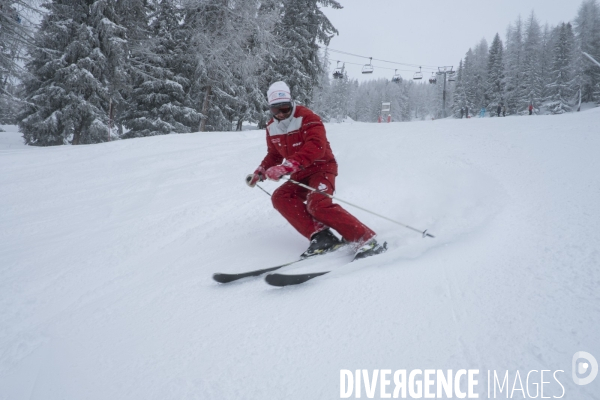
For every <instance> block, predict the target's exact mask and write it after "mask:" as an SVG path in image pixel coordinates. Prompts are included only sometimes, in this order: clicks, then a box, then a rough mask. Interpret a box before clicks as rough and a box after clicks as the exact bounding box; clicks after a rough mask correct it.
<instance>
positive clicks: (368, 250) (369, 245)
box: [354, 239, 387, 260]
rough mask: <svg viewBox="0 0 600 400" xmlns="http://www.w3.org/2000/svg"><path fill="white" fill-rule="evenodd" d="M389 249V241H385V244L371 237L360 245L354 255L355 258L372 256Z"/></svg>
mask: <svg viewBox="0 0 600 400" xmlns="http://www.w3.org/2000/svg"><path fill="white" fill-rule="evenodd" d="M386 250H387V242H383V244H379V243H377V240H375V239H371V240H369V241H367V242H366V243H365V244H363V245H362V246H360V247H359V248H358V250H357V251H356V254H355V255H354V260H360V259H361V258H366V257H370V256H374V255H377V254H381V253H384V252H385V251H386Z"/></svg>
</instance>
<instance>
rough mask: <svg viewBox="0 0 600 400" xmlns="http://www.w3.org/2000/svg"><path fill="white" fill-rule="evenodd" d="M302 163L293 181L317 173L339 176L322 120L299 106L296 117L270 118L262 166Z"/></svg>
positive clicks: (296, 107) (265, 167)
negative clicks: (293, 162) (289, 162)
mask: <svg viewBox="0 0 600 400" xmlns="http://www.w3.org/2000/svg"><path fill="white" fill-rule="evenodd" d="M284 158H285V159H286V160H293V161H296V162H297V163H298V164H300V168H301V169H300V171H298V172H295V173H293V174H292V176H291V178H292V179H294V180H297V181H300V180H302V179H304V178H306V177H308V176H310V175H312V174H314V173H316V172H328V173H331V174H334V175H337V162H336V161H335V157H334V156H333V152H332V151H331V146H330V145H329V142H328V141H327V136H326V134H325V127H324V126H323V122H321V118H319V116H318V115H317V114H315V113H314V112H312V111H311V110H309V109H308V108H306V107H304V106H300V105H296V106H295V108H294V112H293V115H292V116H291V117H290V118H288V119H287V120H284V121H276V120H275V119H273V118H272V119H271V120H270V121H269V123H268V124H267V155H266V157H265V158H264V159H263V161H262V163H261V164H260V165H261V167H263V168H264V169H268V168H270V167H272V166H275V165H278V164H281V163H282V162H283V159H284Z"/></svg>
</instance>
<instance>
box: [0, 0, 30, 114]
mask: <svg viewBox="0 0 600 400" xmlns="http://www.w3.org/2000/svg"><path fill="white" fill-rule="evenodd" d="M33 14H37V10H36V9H35V8H33V6H32V5H31V4H29V2H28V1H24V0H0V124H14V123H16V122H15V119H16V115H17V109H18V106H19V103H20V99H19V97H18V95H17V90H18V89H17V87H18V83H19V80H20V78H22V76H23V72H24V71H23V68H22V66H21V62H22V60H23V58H24V56H25V47H26V46H28V45H30V44H31V42H32V39H33V36H32V31H33V23H32V21H31V20H30V18H28V17H30V16H31V15H33Z"/></svg>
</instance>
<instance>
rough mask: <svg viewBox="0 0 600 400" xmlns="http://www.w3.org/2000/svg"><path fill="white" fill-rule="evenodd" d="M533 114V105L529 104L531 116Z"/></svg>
mask: <svg viewBox="0 0 600 400" xmlns="http://www.w3.org/2000/svg"><path fill="white" fill-rule="evenodd" d="M531 114H533V104H529V115H531Z"/></svg>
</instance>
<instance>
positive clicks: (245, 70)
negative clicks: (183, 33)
mask: <svg viewBox="0 0 600 400" xmlns="http://www.w3.org/2000/svg"><path fill="white" fill-rule="evenodd" d="M260 7H261V2H260V1H258V0H248V1H243V2H236V1H232V0H199V1H195V2H190V3H187V4H186V16H185V22H184V28H185V30H187V32H188V38H189V41H190V46H191V48H192V49H193V53H194V55H195V56H196V57H197V64H196V68H195V69H194V70H195V76H194V79H193V81H194V82H195V86H194V87H193V89H192V98H194V101H195V102H196V104H197V106H198V109H199V111H200V112H201V113H202V114H203V117H202V121H201V123H200V127H199V130H200V131H206V130H225V131H228V130H231V129H232V127H233V125H237V126H239V125H240V119H241V118H244V116H246V115H250V114H253V113H254V114H256V113H257V110H256V109H257V107H258V105H259V104H260V105H261V106H264V104H265V102H264V93H262V91H261V90H260V88H259V82H260V75H261V74H260V73H259V71H260V69H261V68H262V67H263V65H264V63H265V62H266V60H265V56H266V54H268V52H269V50H270V49H271V48H272V47H273V45H274V43H275V40H274V38H273V36H272V34H271V33H272V29H273V28H272V26H273V25H274V21H276V20H277V19H276V18H275V17H274V16H273V15H272V13H269V12H260V13H259V10H260V9H261V8H260ZM273 10H274V11H277V10H276V9H273Z"/></svg>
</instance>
